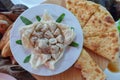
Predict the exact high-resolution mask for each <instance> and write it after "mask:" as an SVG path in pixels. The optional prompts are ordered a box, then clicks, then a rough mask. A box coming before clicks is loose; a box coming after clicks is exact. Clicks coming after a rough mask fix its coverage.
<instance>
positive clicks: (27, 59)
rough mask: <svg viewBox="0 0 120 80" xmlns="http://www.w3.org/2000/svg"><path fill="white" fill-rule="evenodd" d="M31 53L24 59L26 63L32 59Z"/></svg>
mask: <svg viewBox="0 0 120 80" xmlns="http://www.w3.org/2000/svg"><path fill="white" fill-rule="evenodd" d="M30 58H31V55H28V56H26V57H25V59H24V63H28V62H29V61H30Z"/></svg>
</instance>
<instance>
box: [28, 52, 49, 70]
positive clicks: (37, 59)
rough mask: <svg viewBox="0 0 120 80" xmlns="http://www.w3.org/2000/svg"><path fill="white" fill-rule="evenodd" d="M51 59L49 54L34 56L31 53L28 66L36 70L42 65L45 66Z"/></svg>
mask: <svg viewBox="0 0 120 80" xmlns="http://www.w3.org/2000/svg"><path fill="white" fill-rule="evenodd" d="M50 58H51V55H50V54H35V53H31V58H30V64H31V66H32V68H34V69H36V68H38V67H39V66H41V65H42V64H45V62H46V61H48V60H49V59H50Z"/></svg>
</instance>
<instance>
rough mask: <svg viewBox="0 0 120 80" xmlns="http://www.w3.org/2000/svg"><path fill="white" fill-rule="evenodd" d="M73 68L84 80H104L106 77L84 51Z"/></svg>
mask: <svg viewBox="0 0 120 80" xmlns="http://www.w3.org/2000/svg"><path fill="white" fill-rule="evenodd" d="M75 67H76V68H79V69H80V70H81V73H82V76H83V77H84V78H85V79H86V80H105V77H106V76H105V74H104V73H103V71H102V70H101V69H100V68H99V66H98V65H97V64H96V63H95V62H94V60H93V59H92V58H91V57H90V56H89V54H88V53H87V52H86V51H85V50H84V49H83V51H82V53H81V55H80V57H79V59H78V61H77V62H76V63H75Z"/></svg>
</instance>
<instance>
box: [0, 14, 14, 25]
mask: <svg viewBox="0 0 120 80" xmlns="http://www.w3.org/2000/svg"><path fill="white" fill-rule="evenodd" d="M0 20H5V21H7V22H8V24H9V25H11V24H12V23H13V22H12V21H11V20H10V19H9V18H7V17H6V16H4V15H3V14H0Z"/></svg>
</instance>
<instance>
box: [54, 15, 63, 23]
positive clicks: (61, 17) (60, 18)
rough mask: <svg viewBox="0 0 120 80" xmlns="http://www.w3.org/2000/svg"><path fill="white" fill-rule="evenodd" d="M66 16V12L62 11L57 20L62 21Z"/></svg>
mask: <svg viewBox="0 0 120 80" xmlns="http://www.w3.org/2000/svg"><path fill="white" fill-rule="evenodd" d="M64 17H65V13H62V14H61V15H60V16H59V17H58V19H57V20H56V22H58V23H60V22H62V20H63V19H64Z"/></svg>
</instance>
